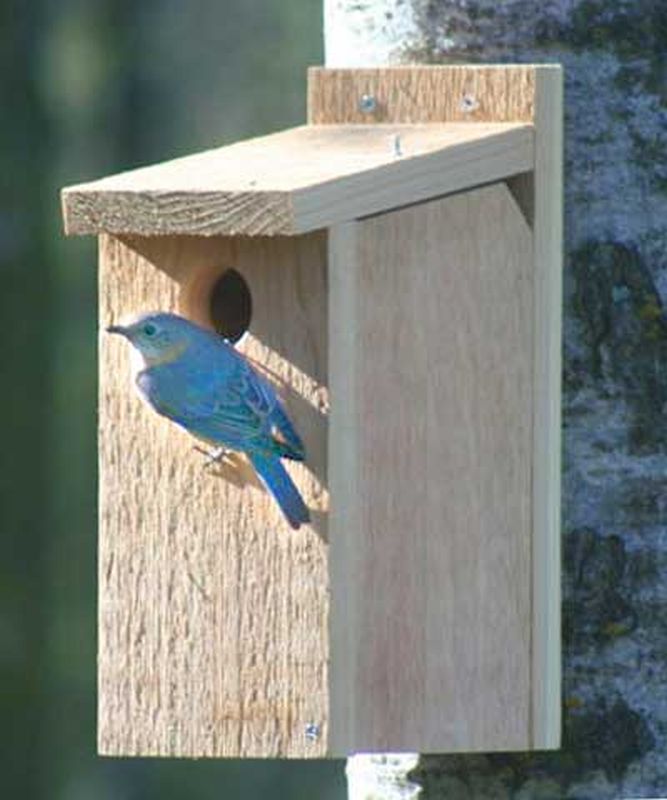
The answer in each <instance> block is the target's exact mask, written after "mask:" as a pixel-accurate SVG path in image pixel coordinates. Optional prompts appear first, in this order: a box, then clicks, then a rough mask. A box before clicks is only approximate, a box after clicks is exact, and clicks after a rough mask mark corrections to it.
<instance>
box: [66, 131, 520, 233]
mask: <svg viewBox="0 0 667 800" xmlns="http://www.w3.org/2000/svg"><path fill="white" fill-rule="evenodd" d="M533 165H534V153H533V126H532V125H529V124H524V123H512V122H494V123H489V122H462V123H456V122H454V123H444V124H431V123H429V124H409V125H404V124H399V125H396V124H363V125H304V126H301V127H297V128H291V129H289V130H285V131H281V132H279V133H274V134H271V135H269V136H262V137H259V138H255V139H250V140H247V141H242V142H238V143H236V144H232V145H229V146H226V147H219V148H215V149H213V150H207V151H205V152H202V153H197V154H196V155H190V156H186V157H184V158H177V159H174V160H172V161H165V162H163V163H161V164H155V165H153V166H149V167H142V168H140V169H134V170H131V171H129V172H122V173H119V174H117V175H112V176H110V177H106V178H102V179H100V180H96V181H92V182H90V183H82V184H78V185H76V186H70V187H68V188H66V189H64V190H63V193H62V202H63V215H64V219H65V230H66V232H67V233H68V234H90V233H93V234H98V233H103V232H108V233H114V234H138V235H147V236H151V235H160V234H190V235H199V236H210V235H216V234H227V235H230V234H245V235H255V236H260V235H274V234H287V235H294V234H299V233H305V232H306V231H311V230H316V229H319V228H326V227H329V226H330V225H333V224H336V223H339V222H344V221H347V220H351V219H356V218H359V217H364V216H368V215H371V214H377V213H381V212H383V211H388V210H391V209H394V208H398V207H400V206H405V205H407V204H410V203H415V202H420V201H424V200H428V199H429V198H434V197H438V196H442V195H445V194H450V193H452V192H457V191H461V190H465V189H469V188H472V187H474V186H478V185H481V184H484V183H489V182H493V181H498V180H502V179H504V178H507V177H510V176H511V175H516V174H519V173H522V172H528V171H530V170H532V169H533Z"/></svg>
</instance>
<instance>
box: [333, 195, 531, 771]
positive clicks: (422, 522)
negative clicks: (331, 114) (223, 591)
mask: <svg viewBox="0 0 667 800" xmlns="http://www.w3.org/2000/svg"><path fill="white" fill-rule="evenodd" d="M330 275H331V311H330V314H331V336H332V338H335V342H336V346H337V347H338V348H340V350H339V352H338V353H337V354H336V355H335V356H334V354H333V352H332V358H331V361H330V380H331V391H332V408H333V417H332V421H331V425H332V428H331V445H330V446H331V453H330V456H331V462H330V463H331V472H330V483H331V491H332V497H333V498H334V510H333V517H332V520H331V580H332V612H331V613H332V617H331V625H332V634H331V637H332V662H331V681H330V685H331V700H330V708H331V715H332V717H331V750H332V752H333V753H334V754H338V755H343V754H344V753H346V752H350V751H355V750H363V751H368V750H380V751H394V750H395V751H400V750H410V751H414V750H419V751H420V752H448V751H462V750H483V751H491V750H508V749H519V750H521V749H527V748H529V747H531V744H532V742H531V735H532V719H531V713H532V709H531V693H532V686H531V681H532V673H531V661H532V651H531V638H532V634H531V627H532V605H531V593H532V564H531V546H532V545H531V528H532V519H531V491H532V489H531V462H532V450H533V440H532V437H533V427H532V410H533V275H532V236H531V232H530V230H529V228H528V226H527V225H526V222H525V220H524V217H523V216H522V214H521V213H520V211H519V209H518V207H517V205H516V203H515V201H514V200H513V198H512V197H511V195H510V193H509V190H508V189H507V187H506V186H505V185H504V184H496V185H494V186H490V187H487V188H484V189H480V190H477V191H474V192H469V193H465V194H460V195H457V196H455V197H451V198H445V199H442V200H438V201H434V202H431V203H427V204H424V205H421V206H415V207H411V208H408V209H405V210H402V211H399V212H396V213H393V214H387V215H382V216H378V217H374V218H370V219H367V220H364V221H361V222H358V223H351V224H349V225H346V226H342V227H340V228H335V229H333V230H332V232H331V235H330ZM350 442H354V443H355V444H354V445H350ZM350 447H353V451H351V450H350Z"/></svg>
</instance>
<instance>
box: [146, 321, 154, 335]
mask: <svg viewBox="0 0 667 800" xmlns="http://www.w3.org/2000/svg"><path fill="white" fill-rule="evenodd" d="M156 332H157V328H156V327H155V325H153V324H152V323H150V322H148V323H147V324H146V325H144V333H145V334H146V336H155V333H156Z"/></svg>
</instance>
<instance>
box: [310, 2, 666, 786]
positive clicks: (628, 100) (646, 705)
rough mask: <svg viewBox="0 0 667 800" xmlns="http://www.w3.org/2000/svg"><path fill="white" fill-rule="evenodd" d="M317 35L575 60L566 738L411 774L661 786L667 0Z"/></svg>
mask: <svg viewBox="0 0 667 800" xmlns="http://www.w3.org/2000/svg"><path fill="white" fill-rule="evenodd" d="M325 35H326V60H327V64H328V65H329V66H340V67H343V66H347V67H351V66H372V65H380V64H389V63H408V62H428V63H452V62H454V63H456V62H478V61H484V62H533V63H540V62H554V61H555V62H560V63H562V64H563V66H564V69H565V115H566V119H565V129H566V174H565V192H566V207H565V298H564V314H565V319H564V342H563V347H564V374H563V391H564V397H563V428H564V429H563V456H564V460H563V534H564V573H563V613H564V617H563V637H564V642H563V645H564V653H563V659H564V663H563V681H564V683H563V704H564V708H563V712H564V731H563V749H562V750H561V751H559V752H554V753H532V754H512V755H510V754H496V755H469V756H465V755H464V756H461V755H458V756H428V757H423V758H421V760H420V763H419V766H418V767H417V769H416V770H415V771H413V772H412V773H411V778H412V780H417V781H418V783H419V784H421V786H422V787H423V792H422V795H421V796H422V798H429V799H430V798H439V797H447V798H448V800H458V799H459V798H466V800H468V799H470V800H473V799H474V798H478V797H494V798H534V797H539V798H552V797H553V798H563V797H575V796H576V797H586V798H588V799H590V800H596V799H597V798H616V797H629V796H635V797H648V796H661V792H664V791H665V790H667V762H666V761H665V759H664V757H662V756H661V754H662V753H664V752H665V751H667V704H665V703H664V702H659V701H658V699H657V698H659V697H660V696H663V697H664V687H665V685H667V659H666V658H665V654H666V653H667V629H666V627H665V625H664V610H663V611H661V609H664V602H665V590H664V582H663V581H661V580H660V572H661V569H662V570H664V569H665V568H667V525H666V518H667V499H666V498H667V480H666V477H665V476H666V475H667V452H666V450H667V417H666V416H665V409H666V408H667V319H666V317H665V313H664V308H663V303H664V302H665V299H666V298H667V259H666V257H665V253H666V252H667V229H666V226H665V220H666V219H667V88H666V87H667V5H665V3H664V2H662V1H661V0H634V2H629V0H628V1H627V2H626V0H623V1H622V2H616V3H612V2H607V3H605V2H604V0H550V2H545V3H536V2H534V0H432V1H431V2H420V0H354V1H353V0H327V1H326V3H325ZM387 763H391V764H393V766H394V771H395V767H396V764H400V763H405V765H406V766H405V769H410V764H411V760H410V757H406V758H405V759H404V761H403V762H400V761H397V762H395V761H393V760H392V759H388V758H385V759H383V758H382V757H378V756H375V757H368V756H355V757H354V758H353V759H351V760H350V763H349V766H348V772H350V771H353V772H354V773H357V772H359V770H361V771H362V772H363V773H364V774H365V775H366V776H368V775H373V773H375V775H376V776H377V775H379V772H380V770H381V769H384V768H386V766H387ZM362 768H363V769H362ZM368 785H369V784H368V782H366V783H363V782H362V784H361V788H358V789H357V788H356V784H354V783H353V782H352V781H351V783H350V796H351V797H352V798H353V800H361V798H364V800H366V798H369V797H371V792H372V791H375V792H376V794H375V795H373V796H378V797H379V796H381V797H383V798H384V797H390V796H391V797H393V796H394V795H390V794H389V793H388V792H386V793H384V794H382V793H380V791H379V790H378V789H377V787H376V788H375V789H374V790H372V789H370V788H368ZM410 791H412V792H413V795H412V796H415V795H414V791H415V790H414V788H413V789H412V790H410V789H409V787H408V788H403V789H399V790H397V793H396V795H395V796H397V797H402V798H405V797H406V796H410V794H409V792H410ZM400 792H402V793H400ZM406 792H408V793H407V794H406ZM662 796H664V794H663V795H662Z"/></svg>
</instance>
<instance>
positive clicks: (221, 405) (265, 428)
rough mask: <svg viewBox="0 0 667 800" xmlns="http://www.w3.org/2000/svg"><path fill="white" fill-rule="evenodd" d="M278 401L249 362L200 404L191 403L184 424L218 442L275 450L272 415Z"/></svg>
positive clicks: (228, 377)
mask: <svg viewBox="0 0 667 800" xmlns="http://www.w3.org/2000/svg"><path fill="white" fill-rule="evenodd" d="M276 402H277V400H276V397H275V395H274V394H273V390H272V389H271V388H270V387H267V386H265V385H264V384H263V382H262V381H261V380H259V379H258V377H257V376H256V375H255V374H254V373H253V372H252V370H251V368H250V367H249V366H248V365H246V364H244V363H243V364H242V363H240V364H239V369H238V370H237V371H236V372H235V374H234V375H231V376H227V377H226V379H225V381H224V383H222V384H221V385H218V386H216V387H215V388H214V389H213V391H211V392H210V393H207V400H206V402H205V403H203V404H199V405H198V406H195V405H192V404H190V409H189V411H190V413H189V416H190V419H189V420H188V421H187V422H186V421H184V424H185V426H186V427H189V428H190V429H191V430H193V431H195V432H196V433H198V434H199V435H200V436H203V437H205V438H207V439H210V440H211V441H214V442H219V443H221V444H224V445H227V446H229V447H233V448H237V449H241V450H245V449H252V448H253V447H256V448H258V449H260V450H263V449H269V450H273V446H272V445H273V440H272V439H271V431H270V423H269V421H268V420H269V417H270V415H271V412H272V410H273V407H274V406H275V404H276Z"/></svg>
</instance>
